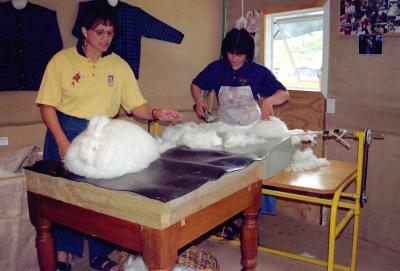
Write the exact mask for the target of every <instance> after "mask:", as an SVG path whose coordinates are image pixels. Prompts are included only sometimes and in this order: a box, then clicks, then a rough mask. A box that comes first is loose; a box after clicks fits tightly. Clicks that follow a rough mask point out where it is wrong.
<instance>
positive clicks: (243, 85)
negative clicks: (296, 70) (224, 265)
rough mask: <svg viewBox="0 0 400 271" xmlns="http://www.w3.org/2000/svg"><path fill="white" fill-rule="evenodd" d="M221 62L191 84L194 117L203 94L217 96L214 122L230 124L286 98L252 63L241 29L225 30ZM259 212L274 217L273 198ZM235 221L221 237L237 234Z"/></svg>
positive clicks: (202, 108) (253, 117)
mask: <svg viewBox="0 0 400 271" xmlns="http://www.w3.org/2000/svg"><path fill="white" fill-rule="evenodd" d="M221 55H222V59H220V60H216V61H214V62H212V63H211V64H209V65H208V66H207V67H206V68H205V69H204V70H203V71H201V72H200V73H199V74H198V75H197V76H196V78H195V79H194V80H193V81H192V85H191V92H192V96H193V99H194V101H195V106H194V109H195V111H196V114H197V115H198V117H200V118H203V119H205V118H206V116H205V112H206V111H207V103H206V101H205V100H204V99H203V91H205V92H208V91H210V90H215V92H216V93H217V95H218V103H219V106H218V120H219V121H223V122H226V123H229V124H234V125H242V126H244V125H250V124H252V123H254V122H255V121H258V120H260V119H261V120H268V119H269V118H270V117H271V116H273V115H274V109H273V106H274V105H280V104H283V103H284V102H286V101H287V100H288V99H289V93H288V92H287V90H286V88H285V87H284V86H283V85H282V84H281V83H280V82H279V81H278V80H277V79H276V78H275V76H274V75H273V74H272V72H271V71H270V70H269V69H267V68H266V67H264V66H262V65H260V64H258V63H256V62H254V61H253V59H254V39H253V37H252V36H251V35H250V33H249V32H247V30H245V29H240V30H239V29H236V28H234V29H232V30H231V31H229V32H228V33H227V34H226V36H225V38H224V40H223V41H222V46H221ZM261 212H262V213H268V214H275V213H276V201H275V198H274V197H271V196H265V195H264V196H263V199H262V210H261ZM237 221H238V220H236V221H234V222H233V223H230V224H228V226H227V228H226V229H227V230H226V233H225V238H228V239H232V238H233V237H234V235H235V234H236V233H237V232H238V230H239V227H238V222H237Z"/></svg>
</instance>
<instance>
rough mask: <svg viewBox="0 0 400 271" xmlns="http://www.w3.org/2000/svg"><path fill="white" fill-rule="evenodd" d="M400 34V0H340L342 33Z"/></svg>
mask: <svg viewBox="0 0 400 271" xmlns="http://www.w3.org/2000/svg"><path fill="white" fill-rule="evenodd" d="M387 33H389V34H390V33H392V34H400V0H340V35H343V36H347V35H376V34H387Z"/></svg>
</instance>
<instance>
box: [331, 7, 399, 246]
mask: <svg viewBox="0 0 400 271" xmlns="http://www.w3.org/2000/svg"><path fill="white" fill-rule="evenodd" d="M330 7H331V23H330V30H331V34H330V58H329V63H330V65H329V81H328V97H329V98H334V99H336V113H335V114H332V115H331V114H328V116H327V125H328V128H335V127H340V128H345V129H349V130H351V129H361V130H363V129H365V128H367V127H368V128H371V129H372V130H373V131H377V132H381V133H384V134H385V135H386V138H385V140H384V141H374V142H373V143H372V145H371V148H370V154H369V158H370V160H369V165H368V195H369V198H368V203H367V205H366V206H365V207H364V208H363V209H362V215H361V224H360V237H361V238H363V239H366V240H371V241H373V242H376V243H378V244H381V245H383V246H386V247H389V248H392V249H395V250H397V251H400V234H399V233H398V231H399V225H400V212H399V211H398V208H399V207H400V197H399V195H400V185H399V182H398V181H399V172H398V171H397V166H398V165H397V163H399V162H400V159H399V158H400V156H399V152H400V126H399V123H400V79H399V78H400V77H399V76H398V75H397V73H398V72H399V71H400V55H399V54H398V48H399V44H400V35H399V36H398V37H393V36H392V37H388V36H386V35H385V36H384V44H383V55H380V56H372V55H369V56H368V55H359V54H358V41H357V38H356V37H350V38H343V37H340V36H339V35H338V22H339V1H332V0H331V5H330ZM326 149H327V154H328V157H330V158H333V159H337V158H340V159H349V155H348V152H346V151H345V150H343V149H341V148H339V147H338V146H337V144H336V145H332V144H327V146H326Z"/></svg>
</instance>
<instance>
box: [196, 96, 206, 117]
mask: <svg viewBox="0 0 400 271" xmlns="http://www.w3.org/2000/svg"><path fill="white" fill-rule="evenodd" d="M193 109H194V111H195V112H196V114H197V116H198V117H199V118H201V119H204V118H205V114H204V112H205V111H206V110H207V109H208V107H207V103H206V102H205V101H203V100H198V101H196V103H195V104H194V106H193Z"/></svg>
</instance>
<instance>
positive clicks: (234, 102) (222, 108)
mask: <svg viewBox="0 0 400 271" xmlns="http://www.w3.org/2000/svg"><path fill="white" fill-rule="evenodd" d="M218 101H219V107H218V119H219V120H220V121H223V122H225V123H228V124H234V125H241V126H246V125H250V124H252V123H254V122H255V121H257V120H259V119H260V117H261V110H260V107H259V106H258V103H257V102H256V100H255V99H254V97H253V92H252V91H251V88H250V86H240V87H228V86H221V88H220V89H219V93H218Z"/></svg>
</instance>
